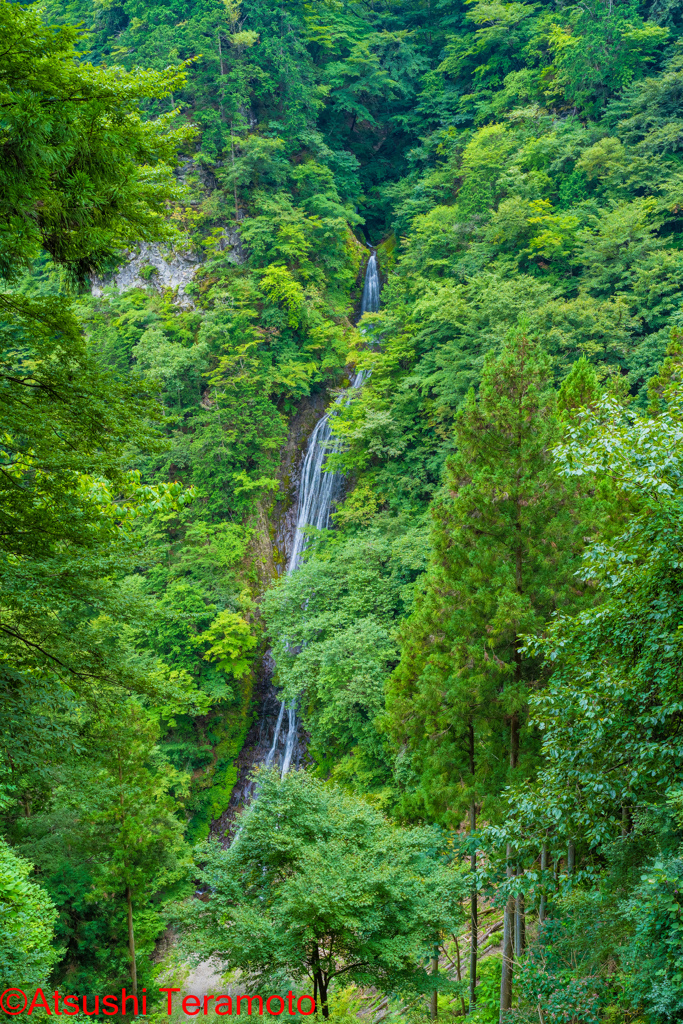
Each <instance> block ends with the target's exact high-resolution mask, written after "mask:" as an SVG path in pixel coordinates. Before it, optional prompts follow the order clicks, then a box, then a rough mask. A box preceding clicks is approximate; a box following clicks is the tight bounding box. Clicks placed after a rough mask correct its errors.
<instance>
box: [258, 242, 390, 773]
mask: <svg viewBox="0 0 683 1024" xmlns="http://www.w3.org/2000/svg"><path fill="white" fill-rule="evenodd" d="M379 292H380V279H379V268H378V265H377V253H376V252H375V250H374V249H373V251H372V254H371V256H370V259H369V260H368V265H367V269H366V271H365V284H364V285H363V298H362V301H361V307H360V312H361V316H362V315H363V314H364V313H376V312H377V310H378V309H379ZM365 376H366V375H365V374H364V373H363V372H361V373H357V374H356V376H355V377H354V379H353V384H352V387H353V388H359V387H360V386H361V384H362V383H363V381H364V379H365ZM341 401H343V398H342V399H341ZM334 415H335V408H334V405H333V406H332V407H331V408H330V409H328V411H327V412H326V413H325V414H324V416H322V417H321V418H320V419H319V420H318V422H317V423H316V425H315V427H314V428H313V431H312V433H311V436H310V437H309V439H308V445H307V447H306V454H305V455H304V461H303V465H302V467H301V480H300V482H299V495H298V502H297V520H296V528H295V531H294V539H293V542H292V551H291V554H290V556H289V560H288V562H287V572H288V573H290V572H295V571H296V569H297V568H298V567H299V565H300V564H301V558H302V555H303V553H304V549H305V547H306V535H305V533H304V530H305V529H306V527H307V526H314V527H315V528H316V529H317V530H325V529H327V528H328V527H329V525H330V512H331V510H332V506H333V504H334V503H335V501H337V500H338V498H340V497H341V493H342V486H343V480H344V477H343V475H342V474H341V473H325V472H323V469H324V465H325V460H326V458H327V454H328V452H337V451H339V447H340V444H341V442H340V441H339V440H334V441H333V440H332V427H331V424H330V419H331V417H332V416H334ZM285 714H286V716H287V724H286V729H287V734H286V738H285V752H284V756H283V758H282V775H283V776H284V775H286V774H287V772H288V771H289V769H290V767H291V764H292V755H293V753H294V749H295V747H296V741H297V734H298V729H299V722H298V718H297V713H296V707H295V705H294V704H290V705H289V707H285V703H284V701H282V702H281V704H280V711H279V714H278V717H277V724H276V726H275V735H274V736H273V743H272V746H271V748H270V750H269V751H268V754H267V756H266V760H265V764H266V766H267V767H269V766H270V765H271V764H272V763H273V760H274V758H275V753H276V751H277V747H278V743H279V741H280V735H281V733H282V729H283V724H284V721H285Z"/></svg>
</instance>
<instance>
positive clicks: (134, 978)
mask: <svg viewBox="0 0 683 1024" xmlns="http://www.w3.org/2000/svg"><path fill="white" fill-rule="evenodd" d="M117 760H118V763H119V797H120V801H121V829H122V830H123V829H124V828H125V824H126V808H125V805H124V802H123V766H122V764H121V751H120V750H118V751H117ZM123 866H124V868H125V869H126V873H127V871H128V865H127V864H126V862H125V860H124V862H123ZM126 906H127V908H128V951H129V952H130V978H131V982H132V985H133V995H134V996H137V994H138V968H137V964H136V962H135V932H134V931H133V896H132V893H131V891H130V885H127V886H126Z"/></svg>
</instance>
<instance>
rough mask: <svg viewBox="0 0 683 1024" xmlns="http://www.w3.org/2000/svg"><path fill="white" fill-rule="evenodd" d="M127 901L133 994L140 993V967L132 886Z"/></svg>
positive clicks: (128, 888) (127, 887)
mask: <svg viewBox="0 0 683 1024" xmlns="http://www.w3.org/2000/svg"><path fill="white" fill-rule="evenodd" d="M126 902H127V904H128V949H129V951H130V977H131V982H132V985H133V995H134V996H137V994H138V969H137V965H136V963H135V934H134V932H133V899H132V896H131V892H130V886H129V885H127V886H126Z"/></svg>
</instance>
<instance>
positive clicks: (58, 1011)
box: [54, 992, 62, 1017]
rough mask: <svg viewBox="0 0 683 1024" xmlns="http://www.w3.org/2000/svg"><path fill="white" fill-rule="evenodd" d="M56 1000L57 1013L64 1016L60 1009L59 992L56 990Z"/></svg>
mask: <svg viewBox="0 0 683 1024" xmlns="http://www.w3.org/2000/svg"><path fill="white" fill-rule="evenodd" d="M54 1000H55V1013H56V1014H57V1016H58V1017H61V1016H62V1011H61V1010H60V1009H59V992H55V995H54Z"/></svg>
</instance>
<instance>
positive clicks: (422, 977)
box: [188, 771, 464, 1002]
mask: <svg viewBox="0 0 683 1024" xmlns="http://www.w3.org/2000/svg"><path fill="white" fill-rule="evenodd" d="M257 785H258V792H259V798H258V800H256V801H254V803H253V804H252V805H251V807H250V808H249V809H248V811H247V812H246V813H245V814H244V815H243V817H242V819H241V821H240V832H239V836H238V838H237V840H236V841H234V842H233V844H232V846H231V847H230V848H229V849H227V850H226V849H223V848H221V847H220V846H219V845H218V844H215V843H214V844H211V845H208V846H206V847H204V848H203V849H201V850H200V851H199V856H200V857H201V859H202V860H203V861H204V870H203V878H204V880H205V882H206V884H207V886H208V887H209V891H210V893H211V895H210V899H209V900H208V902H207V903H206V904H198V903H197V901H195V902H194V905H193V906H191V907H189V908H188V916H189V917H190V918H191V920H192V923H193V937H192V944H191V946H190V945H188V953H189V954H190V955H191V956H192V957H193V958H197V959H204V958H207V957H208V956H212V955H216V956H218V957H219V958H221V959H223V960H224V961H225V962H226V963H229V964H231V965H232V966H234V967H239V968H241V969H243V970H248V971H249V973H250V976H251V977H252V979H253V983H254V986H255V989H256V991H259V992H262V993H264V995H265V994H266V993H268V992H271V991H272V987H271V986H272V985H273V984H276V983H277V982H276V979H277V978H279V977H282V974H284V975H285V976H286V977H288V978H291V979H293V980H294V981H295V982H297V983H302V982H304V983H306V986H307V987H306V991H307V992H309V993H310V992H312V987H313V984H315V985H316V989H317V993H318V1000H319V1002H320V1001H321V1000H322V1001H323V1002H324V1000H325V998H326V992H327V988H328V985H329V984H330V983H334V980H335V979H336V978H337V977H339V979H340V981H341V982H342V983H343V984H344V985H348V983H349V982H351V981H353V982H355V983H356V984H358V985H362V986H367V985H376V986H378V987H380V988H381V989H382V990H384V991H396V990H400V991H406V992H413V993H415V992H424V991H426V990H427V989H428V987H429V976H428V974H427V972H426V971H425V967H424V963H425V960H426V958H427V956H428V954H429V952H430V949H431V947H432V946H433V942H434V933H435V931H440V930H446V931H451V930H452V927H453V925H454V924H455V922H456V921H458V920H459V917H460V913H461V910H460V906H459V902H458V901H459V899H461V897H462V895H463V891H464V878H463V876H462V875H461V874H460V873H459V872H458V871H457V869H455V868H454V867H453V866H448V865H447V864H446V863H445V859H442V857H441V856H439V854H440V852H441V839H440V836H439V835H438V833H437V832H435V830H433V829H431V828H427V827H423V828H414V829H402V828H400V827H399V826H397V825H395V824H392V823H391V822H389V821H387V820H386V819H385V818H384V817H383V816H382V815H381V814H380V813H379V812H378V811H377V810H376V809H374V808H372V807H370V806H369V805H368V804H367V803H365V802H363V801H362V800H360V799H358V798H357V797H353V796H350V795H348V794H346V793H344V792H343V791H342V790H340V789H337V788H335V787H333V786H329V785H325V784H324V783H322V782H319V781H317V780H315V779H313V778H312V777H311V776H310V775H309V774H307V773H306V772H303V771H292V772H290V773H289V774H288V775H286V776H285V778H284V779H282V780H280V779H279V777H277V773H276V772H274V771H261V772H260V773H259V774H258V776H257ZM200 906H201V911H202V912H201V913H199V912H198V909H199V907H200ZM441 983H442V985H443V987H444V988H448V982H447V981H446V979H445V978H443V976H441Z"/></svg>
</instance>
